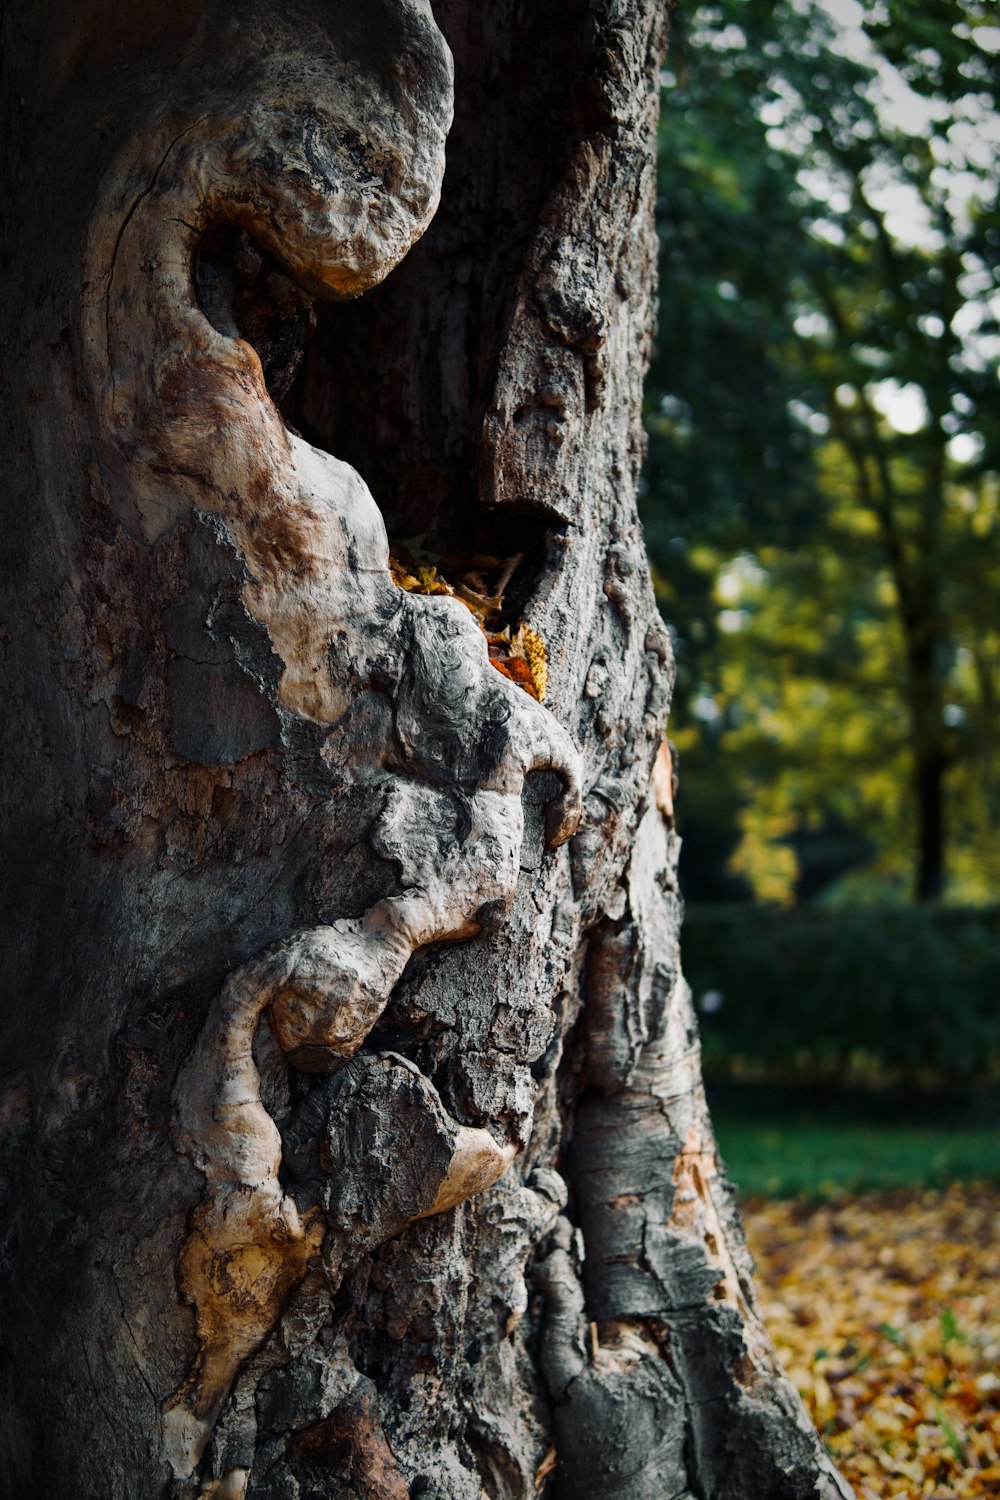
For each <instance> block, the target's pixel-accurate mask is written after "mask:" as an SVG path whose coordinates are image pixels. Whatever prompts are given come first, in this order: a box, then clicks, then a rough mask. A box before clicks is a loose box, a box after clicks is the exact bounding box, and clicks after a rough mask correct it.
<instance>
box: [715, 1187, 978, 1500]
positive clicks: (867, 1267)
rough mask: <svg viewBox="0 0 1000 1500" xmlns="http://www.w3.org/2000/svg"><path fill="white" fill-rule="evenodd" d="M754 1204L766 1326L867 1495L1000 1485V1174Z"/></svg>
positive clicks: (955, 1495) (937, 1493)
mask: <svg viewBox="0 0 1000 1500" xmlns="http://www.w3.org/2000/svg"><path fill="white" fill-rule="evenodd" d="M744 1212H745V1215H746V1223H747V1235H748V1238H749V1241H750V1247H751V1249H752V1251H753V1253H754V1256H755V1258H756V1260H757V1266H758V1288H759V1291H760V1297H761V1302H762V1306H763V1311H764V1316H765V1319H766V1321H767V1325H768V1329H769V1330H770V1333H771V1336H772V1338H773V1340H774V1342H775V1345H776V1347H777V1349H778V1352H779V1354H780V1356H781V1358H782V1360H783V1362H784V1364H785V1367H786V1369H787V1370H788V1372H789V1374H790V1376H791V1378H792V1379H793V1381H794V1382H795V1384H796V1385H797V1386H798V1389H799V1391H800V1392H801V1393H802V1396H803V1398H804V1399H805V1402H806V1405H807V1406H808V1408H809V1411H810V1413H811V1415H812V1417H813V1420H814V1421H815V1423H816V1425H817V1427H818V1429H819V1431H820V1432H821V1434H822V1435H823V1438H824V1441H825V1442H826V1444H827V1446H828V1448H829V1450H830V1452H831V1454H832V1455H833V1457H834V1459H835V1460H836V1462H837V1464H838V1465H839V1467H840V1469H841V1472H842V1473H843V1474H844V1477H845V1478H846V1479H847V1480H848V1482H849V1483H850V1484H851V1485H853V1487H854V1489H855V1490H856V1492H857V1494H858V1496H859V1497H861V1500H876V1497H878V1500H882V1497H885V1500H916V1497H920V1500H928V1497H930V1500H965V1497H966V1496H1000V1186H998V1185H995V1184H994V1185H981V1186H975V1185H971V1184H959V1183H956V1184H953V1185H952V1186H951V1187H949V1188H947V1189H944V1190H939V1191H928V1190H921V1189H896V1190H894V1191H891V1192H881V1193H868V1194H863V1195H861V1196H859V1197H851V1198H849V1197H841V1198H839V1199H833V1200H831V1201H827V1202H815V1201H813V1202H808V1201H803V1200H788V1199H785V1200H781V1199H775V1200H768V1201H765V1200H763V1199H761V1198H751V1199H748V1200H747V1201H746V1203H745V1204H744Z"/></svg>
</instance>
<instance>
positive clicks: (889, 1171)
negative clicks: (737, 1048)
mask: <svg viewBox="0 0 1000 1500" xmlns="http://www.w3.org/2000/svg"><path fill="white" fill-rule="evenodd" d="M714 1122H715V1130H716V1135H717V1137H718V1140H719V1146H720V1149H721V1151H722V1155H723V1158H724V1159H725V1162H726V1165H727V1167H728V1168H729V1175H730V1178H731V1179H732V1181H733V1182H734V1183H735V1184H736V1186H737V1188H738V1189H739V1191H740V1193H741V1195H743V1196H749V1195H751V1194H758V1193H763V1194H767V1195H768V1196H773V1197H800V1196H801V1197H820V1198H829V1197H836V1196H837V1195H839V1194H842V1193H859V1192H866V1191H870V1190H879V1189H885V1188H895V1187H944V1186H946V1185H947V1184H948V1183H949V1182H955V1181H960V1182H970V1181H993V1182H997V1181H1000V1131H997V1130H995V1129H993V1130H990V1129H970V1128H960V1127H946V1126H937V1127H935V1126H919V1125H909V1124H898V1123H883V1122H880V1121H876V1122H860V1121H859V1122H845V1121H841V1120H836V1121H825V1120H820V1119H817V1118H816V1117H815V1116H814V1115H810V1114H808V1113H797V1114H783V1115H781V1116H760V1115H757V1114H756V1113H753V1114H739V1113H735V1112H733V1111H731V1110H727V1109H725V1108H723V1109H721V1110H720V1109H718V1108H717V1109H716V1110H715V1111H714Z"/></svg>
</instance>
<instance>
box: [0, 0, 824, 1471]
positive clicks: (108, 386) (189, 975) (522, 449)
mask: <svg viewBox="0 0 1000 1500" xmlns="http://www.w3.org/2000/svg"><path fill="white" fill-rule="evenodd" d="M0 25H2V28H3V46H2V49H0V50H2V59H3V61H2V67H3V78H4V103H3V108H4V111H5V113H4V130H3V133H2V138H3V157H2V164H0V171H2V179H0V180H2V187H3V192H4V202H5V205H6V207H7V215H6V223H5V226H4V231H3V233H4V245H3V251H4V260H3V264H4V267H5V272H4V275H5V297H4V299H3V303H2V326H3V340H4V360H3V381H4V390H3V397H2V423H3V455H4V465H5V467H4V479H3V506H4V522H3V528H2V545H3V549H4V580H5V614H4V622H3V630H4V635H3V640H4V666H5V673H6V679H5V680H6V696H7V713H6V715H5V721H4V755H5V762H4V764H5V777H4V783H3V792H2V806H3V836H4V867H3V901H4V918H5V938H6V943H5V954H4V962H3V966H2V969H3V984H4V988H3V998H2V1007H3V1008H2V1025H3V1031H4V1057H5V1066H4V1070H3V1078H2V1085H0V1087H2V1097H0V1105H2V1109H0V1125H2V1137H0V1139H2V1152H3V1165H2V1178H0V1189H2V1201H0V1233H2V1240H0V1298H2V1305H0V1329H2V1340H3V1342H2V1359H3V1362H4V1379H3V1384H2V1387H0V1392H2V1394H0V1406H2V1412H0V1495H2V1496H4V1497H20V1496H28V1495H31V1496H37V1495H44V1496H46V1497H52V1500H63V1497H67V1500H68V1497H69V1496H72V1497H73V1500H91V1497H93V1500H97V1497H100V1500H107V1497H109V1496H112V1497H135V1500H140V1497H141V1500H150V1497H155V1496H160V1495H164V1496H166V1495H170V1496H173V1497H175V1500H181V1497H185V1500H187V1497H194V1496H216V1497H217V1500H241V1497H255V1500H319V1497H333V1496H336V1497H362V1500H404V1497H407V1496H414V1497H417V1496H421V1497H424V1500H436V1497H437V1500H480V1497H481V1496H483V1495H487V1496H489V1497H490V1500H526V1497H528V1496H535V1495H539V1494H550V1495H553V1496H559V1497H563V1500H569V1497H573V1500H576V1497H584V1500H611V1497H615V1500H621V1497H626V1500H647V1497H648V1500H654V1497H655V1500H667V1497H677V1500H682V1497H685V1496H694V1495H698V1496H703V1497H711V1500H725V1497H734V1500H735V1497H739V1500H750V1497H753V1500H760V1497H763V1496H767V1497H769V1500H781V1497H789V1500H792V1497H795V1500H805V1497H808V1496H814V1497H831V1496H835V1495H845V1494H847V1491H846V1490H845V1489H844V1487H843V1485H842V1482H841V1481H840V1480H839V1479H838V1478H837V1476H836V1475H835V1474H834V1472H833V1470H832V1469H831V1467H830V1465H829V1463H828V1462H827V1460H826V1459H825V1457H824V1456H823V1454H822V1451H821V1449H820V1447H819V1445H818V1442H817V1440H816V1438H815V1435H814V1434H813V1433H812V1432H811V1431H810V1430H809V1428H808V1424H807V1423H806V1420H805V1417H804V1415H803V1412H802V1410H801V1407H800V1406H799V1404H798V1402H797V1399H796V1397H795V1396H794V1393H793V1392H792V1390H791V1388H790V1386H789V1385H788V1384H787V1383H786V1382H785V1381H784V1380H783V1378H782V1377H781V1376H780V1375H779V1374H778V1372H777V1370H776V1367H775V1364H774V1360H773V1356H772V1354H771V1352H770V1349H769V1346H768V1344H767V1341H766V1338H765V1336H764V1334H763V1331H762V1329H761V1327H760V1324H759V1321H758V1319H757V1315H756V1312H755V1309H754V1302H753V1290H752V1286H751V1284H750V1279H749V1264H748V1257H747V1254H746V1251H745V1249H744V1246H743V1241H742V1235H741V1231H740V1227H739V1222H738V1218H737V1215H736V1212H735V1209H734V1207H733V1203H732V1199H731V1196H730V1193H729V1190H728V1188H727V1186H726V1184H725V1179H724V1174H723V1172H722V1169H721V1166H720V1164H719V1162H718V1159H717V1154H716V1151H715V1146H714V1142H713V1140H712V1135H711V1130H710V1126H709V1123H708V1120H707V1116H706V1112H705V1108H704V1100H703V1097H702V1093H701V1089H700V1084H699V1076H698V1062H697V1042H696V1037H695V1030H694V1024H693V1020H692V1017H691V1011H690V1005H689V1000H688V996H687V992H686V989H685V986H684V982H683V979H682V977H681V974H680V968H679V962H678V956H677V927H678V920H679V899H678V896H677V892H676V885H675V873H674V872H675V866H676V853H677V840H676V836H675V834H674V832H673V823H672V788H671V786H670V767H669V759H668V758H667V757H665V755H664V754H663V753H662V751H661V746H662V737H663V732H664V727H665V716H666V708H667V696H668V690H669V682H670V675H671V663H670V651H669V644H668V641H667V637H666V634H665V632H664V630H663V628H662V626H661V625H660V623H659V621H658V619H657V616H656V613H655V609H654V607H653V603H652V596H651V591H650V588H649V581H648V575H647V571H646V565H645V562H644V556H643V550H642V543H641V536H640V533H639V529H638V524H637V521H636V516H635V509H634V488H635V483H636V479H637V474H638V468H639V463H640V460H641V451H642V439H641V430H640V427H639V399H640V384H641V376H642V368H643V363H644V359H645V353H646V346H647V341H648V330H649V326H650V320H651V311H652V309H651V301H650V298H651V284H652V271H653V261H654V253H653V252H654V238H653V235H652V232H651V217H650V216H651V203H652V196H653V140H654V129H655V120H656V88H657V76H658V74H657V70H658V67H659V60H660V56H661V49H662V44H663V16H662V14H661V8H660V6H659V5H658V4H657V3H655V0H600V3H598V4H596V5H594V4H592V3H590V0H571V3H568V4H567V5H564V6H559V7H554V6H534V7H530V6H529V7H525V6H521V5H520V4H517V3H515V0H499V3H498V4H496V5H491V6H488V7H483V6H482V5H479V4H477V3H472V0H440V3H439V4H435V6H434V10H433V14H432V10H431V6H430V4H428V3H427V0H324V3H320V0H283V3H281V4H278V3H275V0H249V3H246V4H240V5H236V6H234V5H223V4H222V3H221V0H180V3H179V4H177V5H176V6H173V7H163V6H153V5H151V4H147V3H146V0H136V3H135V4H134V5H133V6H131V7H125V8H123V7H121V6H120V5H118V6H115V5H112V4H110V3H109V0H82V3H74V4H72V5H71V4H69V3H68V0H57V3H55V4H53V5H50V6H45V7H40V6H37V5H35V4H30V3H28V0H12V3H11V4H9V5H8V6H7V7H6V8H4V9H3V10H2V11H0ZM453 117H454V120H453ZM390 273H392V274H390ZM383 282H384V283H385V284H384V286H383V285H381V283H383ZM362 475H364V478H362V477H361V476H362ZM369 486H370V487H371V488H369ZM393 551H395V554H396V557H397V558H398V559H404V560H405V561H404V562H398V563H397V564H396V565H395V566H394V568H392V569H391V568H390V557H391V554H392V552H393ZM399 580H402V581H403V584H404V586H402V587H401V586H399V582H398V581H399ZM524 641H527V642H528V643H529V646H530V656H529V660H528V662H527V665H524V664H522V667H521V668H520V670H514V668H515V666H516V665H517V663H516V661H515V660H514V654H516V650H517V645H516V643H517V642H524ZM505 643H506V644H505ZM505 651H508V652H509V653H510V654H508V655H506V656H505V654H504V653H505ZM532 660H533V661H534V662H535V667H534V668H532V666H531V661H532ZM539 662H542V664H543V667H544V673H543V675H542V676H538V675H537V672H538V671H539V670H540V669H539V668H538V663H539ZM533 672H534V673H535V674H536V675H534V676H533V675H532V674H533ZM515 679H516V680H515ZM519 682H520V683H523V684H524V686H521V685H518V684H519ZM525 686H526V687H527V688H528V689H529V691H525V690H524V687H525ZM546 687H547V692H543V689H545V688H546ZM543 696H544V698H545V701H544V704H543V703H541V702H539V701H537V700H538V699H539V698H541V697H543ZM654 763H656V766H657V770H656V774H655V775H654Z"/></svg>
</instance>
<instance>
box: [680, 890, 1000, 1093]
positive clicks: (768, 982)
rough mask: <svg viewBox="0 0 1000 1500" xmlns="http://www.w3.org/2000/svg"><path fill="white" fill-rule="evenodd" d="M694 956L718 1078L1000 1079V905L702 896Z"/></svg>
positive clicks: (693, 925) (688, 942)
mask: <svg viewBox="0 0 1000 1500" xmlns="http://www.w3.org/2000/svg"><path fill="white" fill-rule="evenodd" d="M684 961H685V970H686V972H687V975H688V979H689V981H690V984H691V987H692V989H693V991H694V994H695V997H696V1001H701V1005H702V1011H703V1014H702V1019H701V1029H702V1045H703V1050H704V1061H705V1071H706V1076H707V1077H709V1078H710V1079H711V1078H715V1079H720V1078H727V1077H728V1078H768V1079H775V1080H788V1079H792V1078H795V1079H810V1078H812V1079H816V1080H828V1081H830V1082H833V1083H837V1084H842V1083H864V1084H872V1085H883V1084H892V1083H899V1082H905V1083H909V1084H912V1083H917V1084H922V1085H940V1084H946V1083H954V1082H961V1083H962V1084H963V1086H966V1085H970V1086H971V1085H972V1084H973V1083H975V1082H977V1081H978V1082H981V1083H985V1082H1000V1011H998V1009H997V1004H996V997H997V995H998V994H1000V907H975V908H969V909H963V908H959V907H931V906H926V907H922V908H918V909H915V908H913V907H910V906H899V907H896V908H895V909H892V908H888V909H885V908H883V909H875V908H871V907H853V908H843V909H836V908H833V909H823V908H819V907H815V906H805V905H804V906H800V907H796V908H792V909H790V910H787V909H786V910H782V909H780V908H774V907H759V906H757V907H754V906H749V905H745V904H743V905H732V906H722V905H718V906H708V907H700V908H698V907H694V908H691V909H689V911H688V914H687V917H686V919H685V925H684ZM706 994H710V995H713V996H716V997H717V996H721V1004H719V1003H718V1001H717V1000H713V1001H710V1002H708V1003H707V1004H706V1003H705V1002H704V998H703V997H704V996H705V995H706ZM715 1006H718V1008H715Z"/></svg>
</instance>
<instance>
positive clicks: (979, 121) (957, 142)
mask: <svg viewBox="0 0 1000 1500" xmlns="http://www.w3.org/2000/svg"><path fill="white" fill-rule="evenodd" d="M824 8H825V10H826V12H827V14H828V15H829V16H830V18H831V20H833V21H835V22H836V23H837V25H838V26H839V28H840V32H841V39H842V41H841V45H842V48H843V51H844V53H845V54H846V55H847V56H850V57H855V58H857V59H859V60H860V61H865V62H871V61H872V60H873V49H872V46H871V43H870V42H869V40H868V38H867V37H866V35H865V33H864V31H863V29H862V24H861V23H862V21H863V19H864V15H865V10H864V8H863V7H862V6H861V5H860V4H859V3H858V0H825V4H824ZM976 42H977V44H978V45H979V47H981V48H982V49H983V50H984V51H986V52H990V53H994V54H997V53H1000V25H997V26H980V27H978V28H977V30H976ZM877 66H878V73H879V76H880V83H881V91H882V101H881V111H882V113H883V116H884V118H885V119H886V120H888V121H889V122H890V123H891V124H892V125H894V126H895V127H896V128H897V129H899V130H902V131H905V132H906V133H907V134H908V135H914V136H921V137H927V136H929V135H930V136H934V139H935V145H934V147H933V149H934V152H935V156H936V159H937V161H938V163H939V172H940V178H939V182H938V186H939V187H940V189H941V191H942V192H943V194H944V195H945V199H946V202H947V206H948V209H949V212H950V213H951V214H952V216H953V217H954V218H956V219H958V220H959V221H960V220H961V219H962V217H963V216H964V214H965V212H966V211H967V210H968V208H969V206H970V204H971V203H972V201H973V199H974V198H975V197H976V196H977V195H978V194H980V193H982V192H983V190H984V178H985V186H986V187H987V188H989V187H991V186H992V187H995V185H996V183H997V181H998V180H1000V117H998V116H997V114H996V113H995V112H994V111H991V110H988V109H987V108H985V107H983V106H982V104H980V103H979V101H978V96H976V95H975V94H974V93H971V92H970V95H969V99H968V101H967V104H966V110H965V118H964V119H960V120H958V121H956V122H955V123H954V124H953V125H952V127H951V129H950V130H949V131H948V132H947V134H944V133H942V132H940V131H938V132H937V133H935V123H936V121H937V120H939V119H941V117H942V115H943V114H944V113H945V110H944V109H943V108H942V107H940V106H935V104H934V103H933V102H932V101H930V100H927V99H922V98H921V97H920V96H919V95H918V94H915V93H914V92H913V90H912V89H911V88H910V87H909V86H908V84H907V83H906V82H905V80H904V79H903V78H901V77H900V75H899V73H897V72H896V70H895V69H894V68H892V67H890V66H889V65H888V64H887V63H885V62H882V61H878V62H877ZM866 187H867V189H868V193H869V196H870V199H871V201H872V203H873V204H874V206H875V207H876V208H878V209H880V210H881V211H882V212H884V213H885V215H886V223H887V226H888V228H889V230H890V232H891V233H892V234H893V235H894V236H895V237H896V238H897V239H899V240H901V241H902V242H904V243H906V244H911V245H925V246H927V248H928V249H934V248H937V247H938V246H939V245H940V243H941V237H940V234H939V233H938V231H937V230H936V229H934V228H932V226H931V223H930V220H929V217H928V214H927V210H926V208H925V206H924V204H923V203H921V201H920V198H919V196H918V195H917V193H916V191H915V190H914V189H913V188H911V187H909V186H908V185H907V184H905V183H901V182H899V181H897V180H894V179H893V177H892V176H891V175H890V174H889V172H888V171H886V170H885V169H881V170H880V169H879V168H877V167H873V168H872V170H871V172H870V174H869V176H868V180H867V183H866ZM987 280H989V278H987ZM981 290H982V291H983V293H985V294H986V295H985V296H984V298H983V300H981V301H976V300H970V301H969V302H968V303H967V305H966V306H965V308H963V310H962V312H961V314H960V315H959V316H960V318H961V319H962V324H963V326H962V327H961V328H960V329H958V328H956V331H958V332H960V333H961V334H962V335H963V336H964V337H965V338H966V339H967V340H969V341H970V342H974V343H975V345H976V352H977V356H978V357H979V359H980V360H981V361H982V362H983V363H996V361H997V359H998V357H1000V340H998V339H996V338H988V339H987V338H982V337H980V338H979V339H978V340H977V339H976V329H977V327H978V325H979V323H980V321H981V320H982V319H983V318H984V317H985V316H986V314H987V312H988V311H989V310H990V304H992V310H993V311H994V313H996V312H997V311H1000V299H998V298H997V296H996V294H995V293H994V294H993V296H990V295H989V292H988V288H987V287H985V286H984V287H982V288H981ZM966 295H967V296H969V297H970V298H974V296H975V291H974V289H973V288H972V286H971V284H970V286H969V287H968V288H967V289H966ZM941 331H942V332H943V331H944V330H943V327H942V330H941ZM875 401H876V405H877V406H878V407H879V409H880V411H881V412H882V413H883V415H884V416H885V417H886V418H887V419H888V420H889V422H891V424H892V425H893V426H894V427H895V428H896V429H897V431H899V432H904V433H906V432H916V431H918V430H919V429H920V427H922V426H923V423H924V419H925V407H924V400H923V396H922V394H921V392H920V391H919V389H917V387H915V386H914V387H904V386H900V385H898V384H896V383H895V382H894V381H882V382H880V383H879V384H878V385H877V386H876V388H875ZM974 441H975V440H974V439H972V438H970V437H968V436H964V437H957V438H955V439H954V440H953V442H952V444H951V445H950V446H952V447H953V448H955V449H956V451H955V452H953V455H952V456H953V457H954V458H956V459H958V460H959V461H963V460H967V459H968V458H970V457H971V456H972V455H971V454H970V453H969V452H966V451H964V449H963V451H957V449H958V446H959V445H961V444H965V445H967V444H968V443H970V442H973V443H974Z"/></svg>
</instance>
